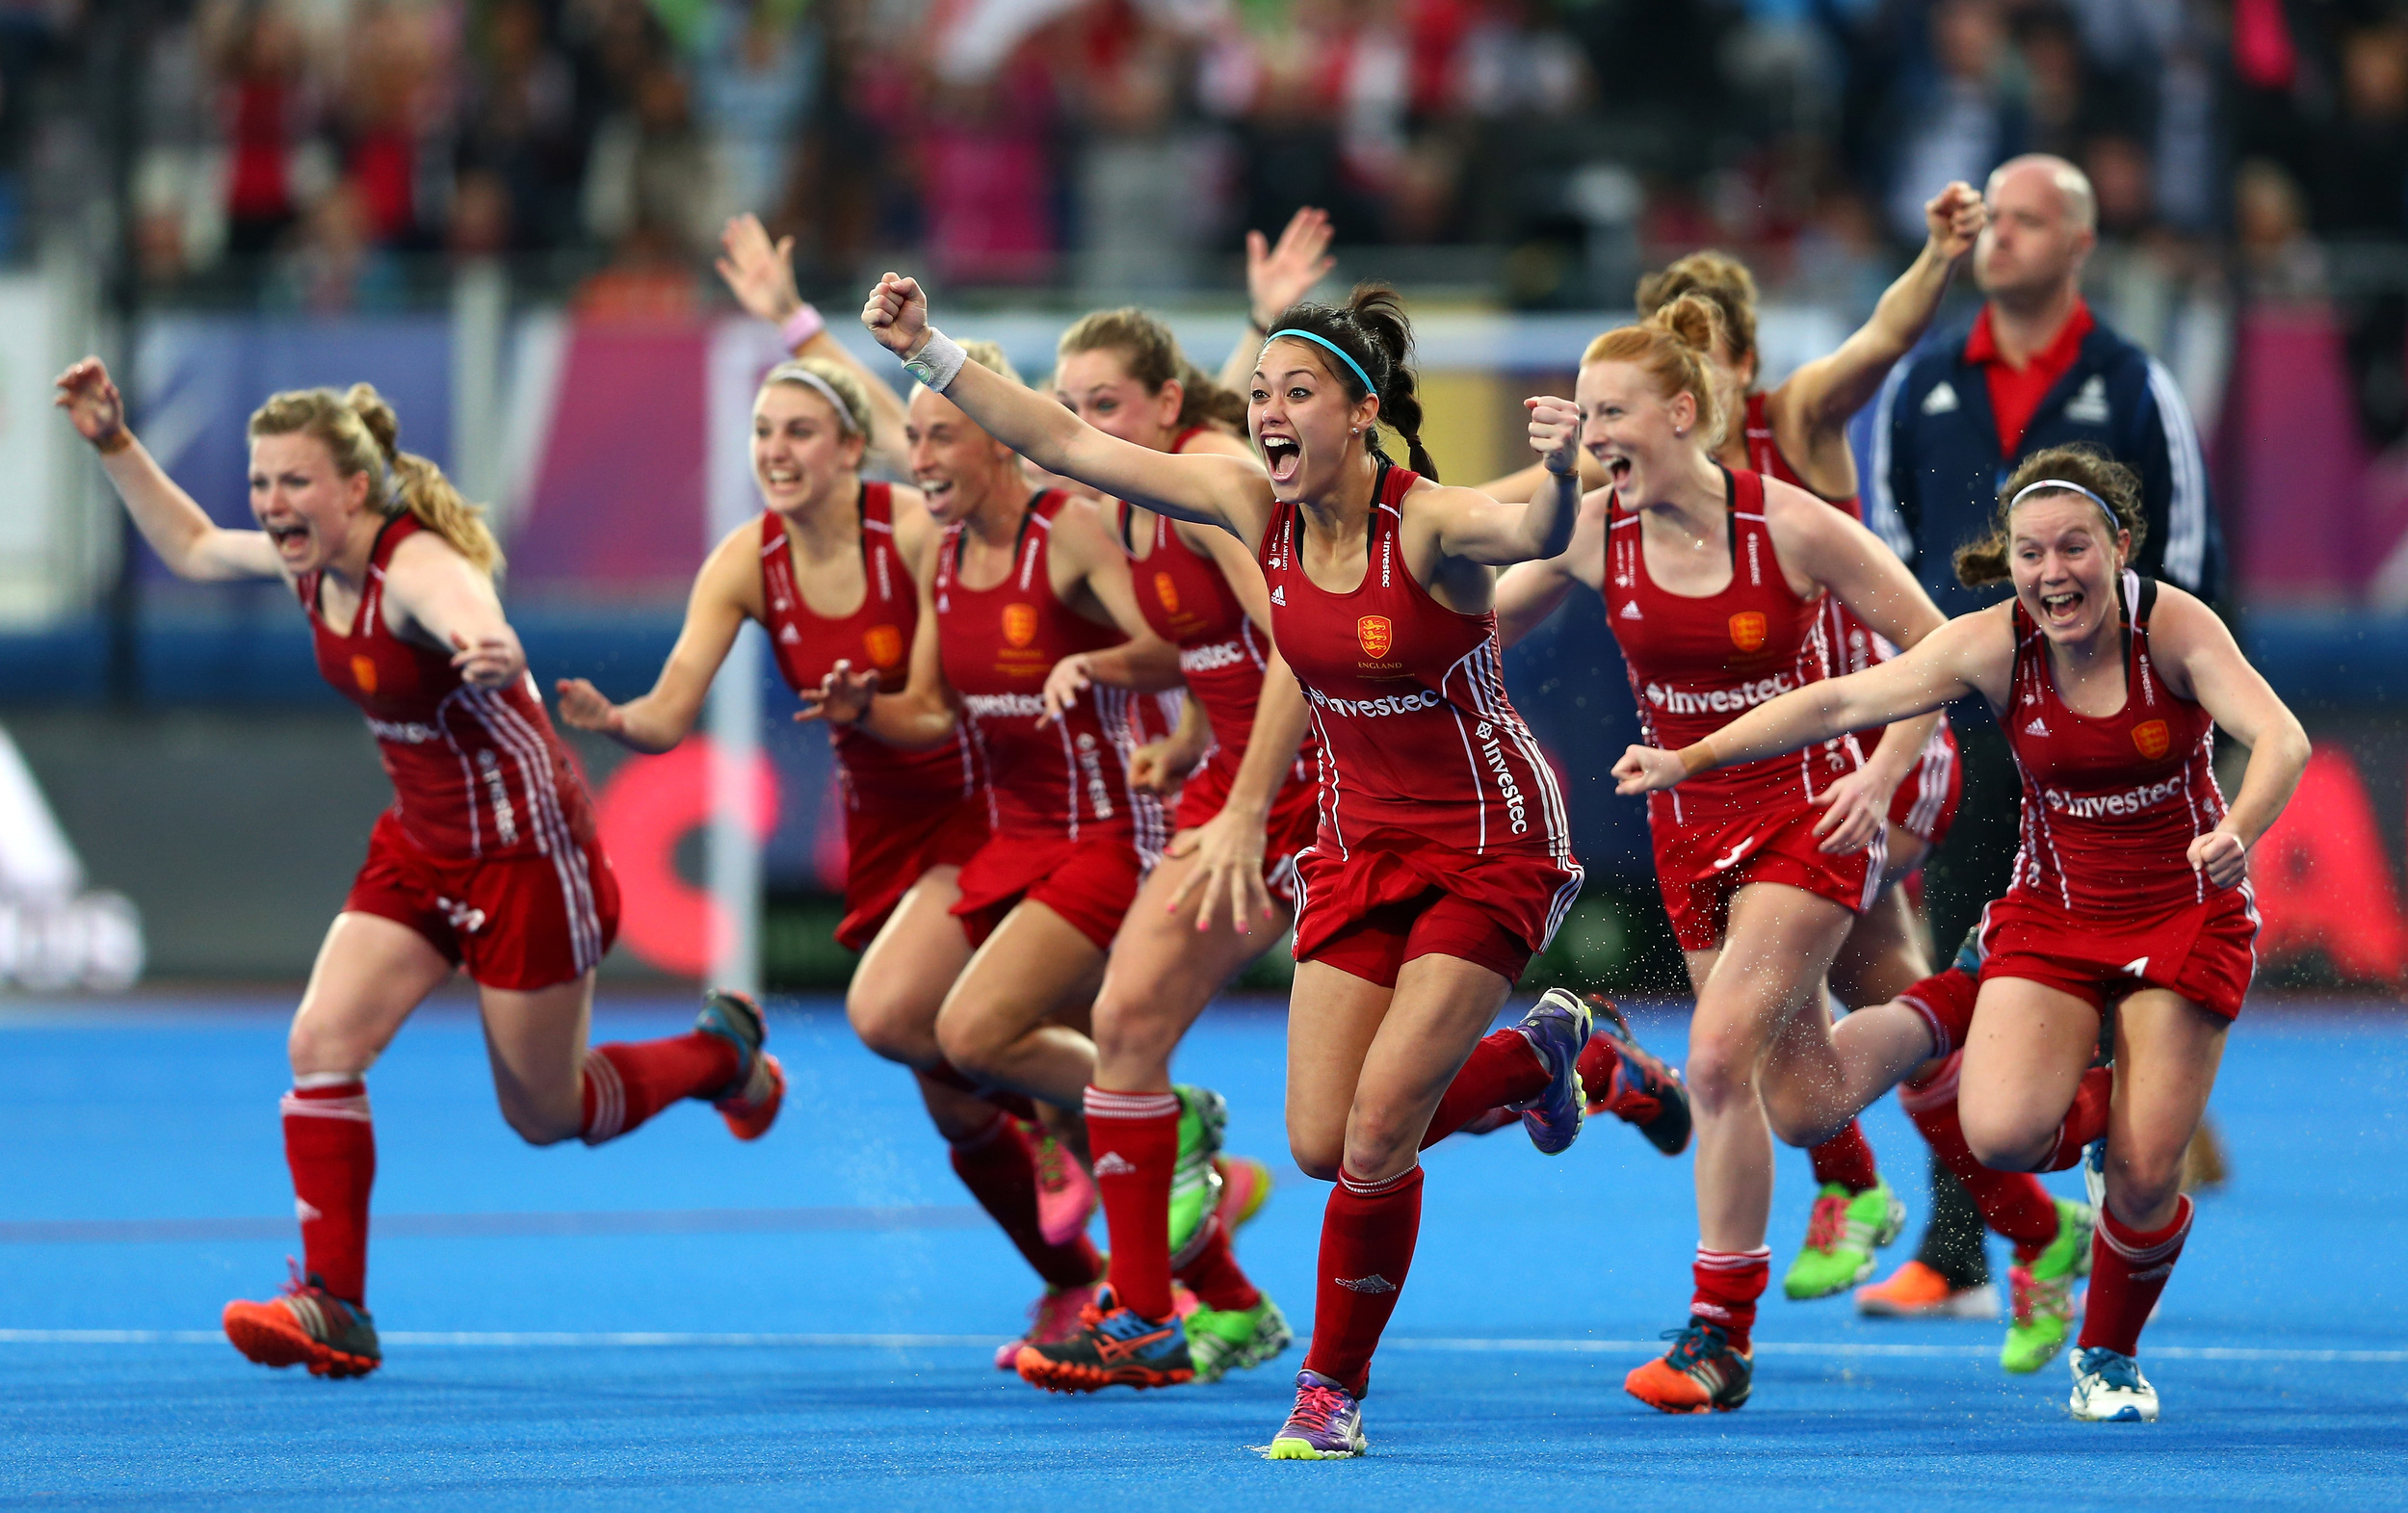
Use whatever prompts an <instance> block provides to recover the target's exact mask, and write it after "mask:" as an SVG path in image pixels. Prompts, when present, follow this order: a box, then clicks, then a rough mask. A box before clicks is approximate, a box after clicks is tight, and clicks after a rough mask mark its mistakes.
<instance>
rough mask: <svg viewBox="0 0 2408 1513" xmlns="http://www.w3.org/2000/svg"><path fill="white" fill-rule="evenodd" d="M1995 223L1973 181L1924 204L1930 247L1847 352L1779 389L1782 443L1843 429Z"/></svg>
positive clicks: (1820, 361)
mask: <svg viewBox="0 0 2408 1513" xmlns="http://www.w3.org/2000/svg"><path fill="white" fill-rule="evenodd" d="M1987 219H1988V216H1987V213H1986V212H1985V211H1984V210H1983V209H1982V204H1981V192H1980V191H1979V190H1976V189H1975V188H1974V187H1973V186H1972V185H1970V184H1965V183H1954V184H1950V185H1949V186H1948V187H1947V188H1946V189H1943V190H1942V191H1940V193H1939V194H1937V195H1935V196H1932V198H1931V200H1930V202H1929V203H1927V204H1925V205H1924V226H1925V232H1926V234H1925V236H1924V246H1923V250H1922V252H1920V253H1918V254H1917V255H1916V258H1915V261H1914V262H1913V263H1912V264H1911V265H1909V266H1908V268H1907V270H1906V272H1904V273H1902V274H1898V281H1897V282H1895V283H1893V284H1891V285H1890V287H1889V288H1888V289H1887V290H1885V291H1884V292H1883V293H1882V296H1881V302H1880V303H1879V304H1877V305H1875V306H1874V307H1873V312H1872V316H1871V319H1870V320H1868V321H1866V322H1865V324H1864V325H1863V326H1859V327H1858V328H1857V330H1856V332H1855V334H1853V335H1851V336H1850V337H1848V339H1847V340H1846V341H1845V342H1842V343H1841V344H1840V349H1839V351H1837V352H1833V353H1831V354H1830V355H1829V356H1827V357H1818V358H1816V359H1815V360H1814V361H1813V362H1810V363H1808V364H1806V365H1805V366H1804V367H1802V368H1799V369H1798V370H1797V371H1796V372H1795V373H1793V374H1791V375H1790V377H1789V379H1788V381H1786V382H1784V383H1783V384H1782V385H1781V387H1780V389H1779V390H1777V391H1776V393H1775V396H1774V398H1773V401H1772V405H1773V416H1772V421H1773V427H1774V430H1775V433H1776V436H1777V437H1778V439H1779V440H1781V441H1783V442H1790V441H1793V439H1794V440H1800V441H1804V442H1806V443H1808V446H1807V449H1806V450H1808V451H1810V452H1811V451H1812V450H1813V448H1812V444H1813V442H1814V441H1816V440H1818V439H1819V438H1822V437H1824V436H1837V435H1839V434H1840V433H1841V432H1842V431H1843V430H1844V429H1845V427H1846V425H1847V421H1848V417H1849V416H1851V415H1853V414H1855V413H1856V412H1857V411H1858V410H1860V409H1863V408H1864V407H1865V405H1866V404H1869V403H1870V402H1871V399H1872V397H1873V395H1874V394H1875V393H1876V392H1877V391H1878V390H1879V389H1880V387H1881V380H1882V379H1883V378H1886V377H1888V375H1889V372H1890V368H1891V366H1892V365H1893V364H1895V363H1896V362H1897V361H1898V359H1899V358H1900V357H1903V356H1905V355H1906V354H1907V353H1908V352H1911V351H1913V350H1914V346H1915V344H1916V343H1917V342H1919V341H1921V340H1923V334H1924V331H1925V330H1926V329H1928V328H1929V327H1930V326H1931V318H1932V317H1933V316H1934V315H1936V314H1938V313H1939V309H1940V300H1941V299H1942V297H1944V296H1945V295H1947V293H1948V292H1949V279H1950V275H1951V274H1954V273H1955V271H1956V265H1957V262H1958V261H1959V260H1960V259H1961V258H1963V257H1964V255H1965V254H1966V253H1967V252H1969V251H1971V250H1972V249H1973V246H1974V242H1975V240H1976V238H1978V237H1979V236H1980V235H1981V228H1982V225H1983V223H1984V222H1985V221H1986V220H1987ZM1784 432H1793V433H1794V434H1793V435H1792V434H1784Z"/></svg>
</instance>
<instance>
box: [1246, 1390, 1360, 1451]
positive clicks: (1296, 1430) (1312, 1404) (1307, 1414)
mask: <svg viewBox="0 0 2408 1513" xmlns="http://www.w3.org/2000/svg"><path fill="white" fill-rule="evenodd" d="M1370 1448H1372V1442H1371V1441H1369V1440H1367V1439H1365V1438H1364V1437H1363V1405H1362V1404H1361V1403H1360V1402H1357V1401H1356V1400H1355V1397H1354V1394H1352V1393H1350V1392H1348V1391H1347V1390H1346V1389H1345V1388H1343V1387H1341V1386H1339V1385H1338V1384H1337V1383H1336V1382H1333V1381H1331V1380H1330V1379H1329V1378H1328V1377H1326V1376H1323V1375H1322V1373H1321V1372H1319V1371H1298V1372H1296V1409H1295V1411H1293V1412H1292V1413H1290V1414H1289V1415H1288V1422H1286V1423H1283V1424H1281V1425H1280V1426H1279V1432H1278V1433H1277V1434H1275V1435H1273V1436H1272V1437H1271V1442H1270V1448H1269V1449H1267V1450H1265V1451H1264V1452H1263V1458H1264V1459H1266V1460H1351V1459H1352V1458H1353V1457H1355V1456H1357V1455H1360V1454H1362V1453H1363V1452H1364V1451H1365V1450H1367V1449H1370Z"/></svg>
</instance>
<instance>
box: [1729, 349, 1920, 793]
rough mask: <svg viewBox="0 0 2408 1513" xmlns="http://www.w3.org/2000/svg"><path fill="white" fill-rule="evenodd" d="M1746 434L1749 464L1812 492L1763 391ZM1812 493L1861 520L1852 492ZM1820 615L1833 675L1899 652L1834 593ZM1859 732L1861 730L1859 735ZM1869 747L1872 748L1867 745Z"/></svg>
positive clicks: (1754, 398)
mask: <svg viewBox="0 0 2408 1513" xmlns="http://www.w3.org/2000/svg"><path fill="white" fill-rule="evenodd" d="M1745 434H1746V437H1747V465H1748V466H1749V467H1751V468H1754V469H1755V470H1756V471H1757V472H1758V473H1761V474H1763V475H1764V476H1765V477H1766V478H1769V479H1775V480H1778V481H1779V482H1781V483H1791V484H1794V485H1796V486H1797V487H1799V488H1803V489H1805V490H1806V492H1808V493H1810V494H1815V491H1814V489H1813V488H1812V487H1810V486H1809V485H1808V484H1807V483H1806V481H1805V480H1804V479H1802V478H1800V477H1798V476H1797V469H1795V468H1793V467H1792V466H1790V459H1789V458H1787V457H1783V456H1782V455H1781V449H1780V447H1779V446H1777V445H1776V444H1775V443H1774V442H1773V439H1772V423H1771V422H1770V421H1768V420H1767V419H1766V418H1765V397H1764V396H1763V395H1762V394H1750V395H1749V396H1748V397H1747V430H1746V433H1745ZM1815 497H1816V498H1817V499H1822V502H1823V503H1824V504H1826V505H1829V506H1830V507H1831V508H1832V509H1836V510H1838V511H1840V513H1842V514H1844V515H1845V516H1847V517H1848V518H1849V519H1850V520H1854V521H1856V522H1858V523H1859V524H1862V523H1863V522H1864V518H1865V511H1864V507H1863V506H1862V505H1860V504H1859V503H1858V502H1857V498H1856V496H1855V495H1854V494H1850V495H1848V496H1847V497H1846V498H1845V499H1823V496H1822V495H1820V494H1815ZM1823 615H1824V626H1825V629H1824V634H1825V635H1826V636H1827V637H1829V639H1830V642H1831V645H1830V651H1831V675H1832V676H1833V677H1835V678H1836V677H1839V676H1841V675H1843V674H1845V673H1850V672H1862V671H1864V670H1865V669H1866V668H1867V667H1870V666H1871V665H1873V664H1874V663H1876V662H1887V661H1889V660H1890V659H1891V658H1892V657H1895V656H1897V655H1898V648H1897V647H1895V646H1893V645H1891V644H1890V643H1889V642H1888V641H1886V640H1883V639H1881V637H1880V636H1879V635H1878V634H1877V633H1876V632H1875V631H1874V630H1873V628H1872V627H1871V626H1870V625H1867V624H1866V623H1865V622H1864V621H1862V620H1860V619H1858V618H1857V617H1856V615H1855V613H1853V612H1852V611H1850V610H1849V609H1848V607H1847V606H1846V605H1845V604H1842V603H1841V602H1840V600H1839V596H1838V595H1837V594H1825V595H1824V596H1823ZM1871 734H1872V735H1873V736H1874V737H1875V738H1876V739H1877V738H1878V737H1879V735H1880V732H1879V731H1878V730H1875V731H1873V732H1872V733H1871ZM1861 736H1862V733H1861V732H1860V739H1861ZM1868 749H1871V748H1870V747H1868Z"/></svg>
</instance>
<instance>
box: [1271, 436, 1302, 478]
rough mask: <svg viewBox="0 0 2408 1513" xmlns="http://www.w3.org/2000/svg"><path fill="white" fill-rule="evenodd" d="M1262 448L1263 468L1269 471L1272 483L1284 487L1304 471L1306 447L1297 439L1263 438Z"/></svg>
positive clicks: (1281, 437) (1289, 437) (1282, 437)
mask: <svg viewBox="0 0 2408 1513" xmlns="http://www.w3.org/2000/svg"><path fill="white" fill-rule="evenodd" d="M1261 446H1262V449H1263V466H1264V467H1265V468H1267V469H1269V473H1270V481H1271V483H1274V484H1277V485H1280V486H1283V487H1284V486H1286V485H1288V484H1291V483H1295V482H1296V476H1297V475H1298V474H1300V473H1302V472H1303V471H1304V447H1303V444H1302V443H1300V442H1298V441H1297V440H1296V437H1294V436H1287V435H1278V434H1272V435H1267V436H1264V437H1262V438H1261Z"/></svg>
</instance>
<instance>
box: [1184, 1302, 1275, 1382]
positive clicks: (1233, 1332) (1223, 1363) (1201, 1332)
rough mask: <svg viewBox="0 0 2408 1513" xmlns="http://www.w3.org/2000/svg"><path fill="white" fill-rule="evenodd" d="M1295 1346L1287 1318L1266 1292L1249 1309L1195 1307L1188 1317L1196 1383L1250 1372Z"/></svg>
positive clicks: (1189, 1351) (1189, 1340)
mask: <svg viewBox="0 0 2408 1513" xmlns="http://www.w3.org/2000/svg"><path fill="white" fill-rule="evenodd" d="M1294 1343H1296V1331H1295V1330H1293V1329H1291V1328H1289V1327H1288V1316H1287V1315H1285V1314H1283V1313H1281V1312H1280V1311H1279V1305H1278V1304H1277V1303H1274V1302H1272V1301H1271V1300H1270V1294H1269V1292H1265V1293H1264V1294H1263V1295H1262V1300H1261V1301H1260V1302H1258V1303H1256V1304H1255V1305H1254V1306H1253V1307H1252V1308H1229V1309H1219V1308H1199V1309H1197V1310H1196V1311H1195V1312H1194V1313H1192V1314H1190V1315H1189V1316H1188V1358H1189V1359H1190V1360H1191V1361H1193V1362H1194V1363H1195V1379H1196V1380H1197V1381H1199V1382H1217V1381H1219V1380H1220V1379H1221V1378H1222V1377H1224V1376H1226V1375H1228V1374H1229V1373H1230V1372H1231V1371H1240V1370H1253V1369H1254V1368H1255V1367H1258V1366H1260V1365H1262V1364H1263V1363H1264V1362H1265V1361H1268V1360H1270V1359H1271V1358H1272V1357H1273V1356H1276V1355H1277V1354H1278V1353H1279V1352H1280V1351H1282V1350H1285V1349H1286V1348H1288V1346H1290V1345H1291V1344H1294Z"/></svg>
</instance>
